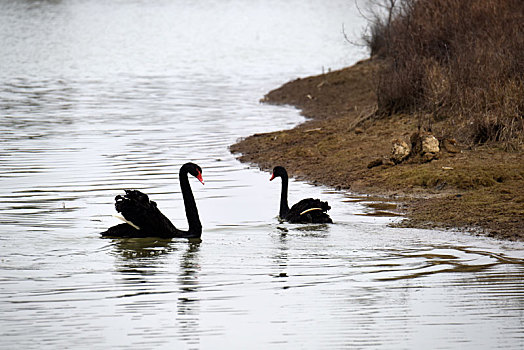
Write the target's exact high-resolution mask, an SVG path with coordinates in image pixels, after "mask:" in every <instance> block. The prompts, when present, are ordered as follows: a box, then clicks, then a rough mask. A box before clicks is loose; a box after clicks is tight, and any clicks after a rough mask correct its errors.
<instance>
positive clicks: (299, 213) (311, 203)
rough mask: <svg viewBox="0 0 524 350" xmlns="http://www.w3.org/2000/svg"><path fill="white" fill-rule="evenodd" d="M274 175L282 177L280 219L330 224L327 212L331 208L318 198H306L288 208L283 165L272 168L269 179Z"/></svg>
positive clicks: (285, 172)
mask: <svg viewBox="0 0 524 350" xmlns="http://www.w3.org/2000/svg"><path fill="white" fill-rule="evenodd" d="M276 177H280V178H282V193H281V195H280V210H279V216H280V219H282V220H284V221H288V222H291V223H326V224H331V223H333V221H332V220H331V218H330V217H329V215H328V214H327V211H328V210H329V209H331V207H330V206H329V204H328V202H322V201H321V200H320V199H313V198H306V199H302V200H301V201H300V202H298V203H296V204H295V205H293V206H292V207H291V209H290V208H289V206H288V204H287V190H288V181H289V179H288V175H287V171H286V169H285V168H284V167H281V166H276V167H275V168H274V169H273V175H272V176H271V179H269V180H270V181H271V180H273V179H274V178H276Z"/></svg>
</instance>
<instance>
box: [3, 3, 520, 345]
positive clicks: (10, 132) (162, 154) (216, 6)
mask: <svg viewBox="0 0 524 350" xmlns="http://www.w3.org/2000/svg"><path fill="white" fill-rule="evenodd" d="M342 25H344V27H345V30H346V32H347V33H348V34H358V33H360V32H361V31H362V29H363V27H364V25H365V24H364V22H363V20H362V19H361V18H359V16H358V11H357V10H356V9H355V7H354V4H353V1H346V0H335V1H329V2H325V1H320V0H301V1H295V0H291V1H286V2H283V1H271V0H270V1H240V0H229V1H226V0H224V1H220V0H216V1H167V0H164V1H162V0H156V1H145V0H144V1H140V0H133V1H132V0H130V1H123V0H122V1H104V0H84V1H81V0H70V1H59V0H55V1H51V0H48V1H43V0H42V1H23V0H5V1H1V2H0V45H1V47H2V48H3V49H2V50H0V67H1V68H0V128H1V131H2V132H1V136H0V201H1V203H2V205H1V207H0V249H1V253H0V262H1V264H0V310H1V311H0V312H1V314H0V315H1V317H0V348H2V349H15V348H16V349H65V348H73V349H76V348H79V349H118V348H133V349H136V348H140V349H159V348H170V349H174V348H176V349H223V348H228V349H230V348H231V349H248V348H260V349H339V348H344V349H347V348H352V349H423V348H424V349H458V348H460V349H521V348H523V346H524V324H523V323H524V288H523V279H524V245H523V244H521V243H511V242H500V241H495V240H490V239H486V238H479V237H474V236H471V235H467V234H461V233H453V232H444V231H433V230H412V229H396V228H390V227H388V223H390V222H392V221H395V220H398V218H395V217H387V216H376V215H366V214H372V209H370V208H369V207H368V206H367V205H366V204H367V203H369V202H371V199H367V198H358V197H355V196H353V195H351V194H350V193H344V192H337V191H332V190H330V189H328V188H323V187H314V186H310V185H307V184H304V183H301V182H291V184H290V186H291V188H290V198H291V200H292V201H296V200H298V199H301V198H305V197H307V196H315V197H321V198H323V199H325V200H328V201H329V202H330V204H331V206H332V207H333V209H332V214H331V215H332V218H333V219H334V221H335V222H336V223H335V224H333V225H328V226H325V225H289V224H280V223H278V221H277V219H276V214H277V211H278V200H279V193H280V182H279V180H277V183H275V182H269V181H268V180H269V174H268V173H263V172H260V171H258V170H257V169H254V168H250V167H248V166H246V165H244V164H241V163H239V162H238V161H236V159H235V157H234V156H233V155H231V154H230V153H229V151H228V145H230V144H232V143H233V142H234V141H235V140H236V139H238V138H240V137H245V136H248V135H249V134H252V133H255V132H263V131H270V130H278V129H283V128H289V127H292V126H293V125H296V124H297V123H299V122H301V121H302V120H303V119H302V117H300V116H299V114H298V113H297V111H296V110H294V109H292V108H285V107H276V106H267V105H261V104H259V103H258V100H259V99H260V98H261V97H262V96H263V95H264V94H265V93H266V92H268V91H269V90H271V89H273V88H276V87H278V86H279V85H281V84H283V83H285V82H286V81H288V80H291V79H294V78H297V77H301V76H307V75H312V74H319V73H321V72H322V71H323V70H328V69H330V68H331V69H336V68H341V67H343V66H346V65H349V64H352V63H354V62H356V61H357V60H359V59H362V58H364V57H365V51H364V50H363V49H362V48H358V47H354V46H350V45H348V44H347V43H346V42H345V41H344V38H343V35H342ZM275 147H278V144H275ZM187 161H194V162H196V163H198V164H199V165H200V166H202V168H203V169H204V174H203V175H204V179H205V181H206V185H205V186H202V185H200V183H198V181H194V180H193V179H191V184H192V187H193V190H194V193H195V197H196V200H197V205H198V208H199V211H200V216H201V219H202V223H203V227H204V233H203V236H202V242H188V241H187V240H183V239H180V240H177V239H174V240H158V239H120V240H117V239H115V240H111V239H102V238H100V236H99V234H98V233H99V232H100V231H103V230H104V229H105V228H107V227H108V226H111V225H114V224H116V223H117V220H116V219H114V218H113V217H112V216H111V215H112V214H113V213H114V207H113V198H114V196H115V195H117V194H119V193H121V192H122V189H123V188H137V189H140V190H143V191H145V192H147V193H148V194H150V196H151V197H152V198H153V199H154V200H156V201H157V203H158V205H159V207H160V208H161V209H162V210H163V212H164V213H165V214H166V215H167V216H168V217H170V218H172V220H173V221H174V223H175V224H176V225H177V226H178V227H180V228H186V227H187V224H186V222H185V216H184V209H183V203H182V199H181V193H180V189H179V183H178V169H179V167H180V166H181V165H182V164H183V163H185V162H187Z"/></svg>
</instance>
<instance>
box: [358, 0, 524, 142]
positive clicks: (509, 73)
mask: <svg viewBox="0 0 524 350" xmlns="http://www.w3.org/2000/svg"><path fill="white" fill-rule="evenodd" d="M371 4H372V6H371V7H370V8H369V9H368V11H367V16H368V19H369V21H370V26H369V30H368V32H367V33H366V35H364V40H365V42H366V44H367V45H368V47H369V49H370V51H371V54H372V55H373V56H377V57H380V58H382V59H384V62H385V64H384V65H383V66H382V68H381V69H380V71H379V72H378V79H377V83H378V85H377V102H378V111H379V113H380V114H381V115H383V116H385V115H391V114H393V113H401V112H402V113H411V114H412V115H413V116H414V117H416V118H418V119H419V124H420V125H423V126H425V127H426V128H429V129H431V127H432V125H433V124H434V123H435V122H436V121H442V120H445V121H446V122H447V124H448V126H452V129H453V135H440V136H442V137H444V136H451V137H455V138H457V139H459V140H460V141H462V142H463V143H468V144H483V143H493V142H495V143H500V144H501V145H503V146H504V147H505V148H506V149H519V148H521V147H522V146H523V142H524V59H523V58H522V57H523V56H522V53H523V52H524V25H523V24H522V23H524V2H523V1H521V0H483V1H478V0H461V1H458V0H372V1H371ZM449 130H450V128H449V127H448V128H447V130H446V131H449ZM441 132H443V131H441Z"/></svg>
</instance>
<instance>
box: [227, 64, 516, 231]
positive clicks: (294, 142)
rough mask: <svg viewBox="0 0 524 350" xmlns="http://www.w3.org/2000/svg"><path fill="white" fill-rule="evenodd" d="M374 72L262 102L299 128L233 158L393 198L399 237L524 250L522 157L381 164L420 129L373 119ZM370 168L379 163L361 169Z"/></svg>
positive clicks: (459, 150)
mask: <svg viewBox="0 0 524 350" xmlns="http://www.w3.org/2000/svg"><path fill="white" fill-rule="evenodd" d="M380 64H381V62H380V61H378V60H372V59H368V60H364V61H360V62H358V63H356V64H355V65H353V66H351V67H347V68H344V69H341V70H337V71H332V72H328V73H324V74H321V75H317V76H311V77H306V78H299V79H296V80H293V81H290V82H288V83H286V84H284V85H283V86H281V87H279V88H277V89H275V90H272V91H270V92H269V93H268V94H267V95H265V96H264V98H263V99H262V100H261V102H263V103H269V104H275V105H292V106H295V107H296V108H298V109H300V111H301V114H302V115H304V116H305V117H306V118H307V119H306V121H305V122H303V123H301V124H299V125H297V126H296V127H294V128H293V129H289V130H281V131H276V132H270V133H262V134H255V135H251V136H248V137H246V138H244V139H241V140H239V141H238V142H237V143H235V144H233V145H231V146H230V151H231V152H232V153H233V154H235V155H236V156H237V158H238V159H239V160H240V161H241V162H245V163H251V164H253V165H256V166H258V167H259V168H260V169H262V170H271V169H272V168H273V167H274V166H275V165H284V166H285V167H286V169H287V170H288V172H289V174H290V176H292V177H294V178H297V179H299V180H304V181H307V182H310V183H313V184H322V185H327V186H329V187H333V188H335V189H339V190H340V189H344V190H349V191H351V192H353V193H356V194H369V195H376V196H382V197H389V198H395V200H396V201H398V202H400V203H401V207H402V212H403V213H404V214H405V215H406V219H405V220H404V221H403V222H402V223H401V224H400V225H401V226H404V227H419V228H420V227H422V228H444V229H449V228H454V229H457V228H458V229H462V230H466V231H469V232H472V233H475V234H482V235H486V236H490V237H495V238H499V239H507V240H519V241H524V186H522V184H524V154H523V153H524V152H522V151H518V152H513V153H511V152H506V151H504V150H501V149H498V148H497V147H496V146H494V145H484V146H478V147H468V146H466V145H460V144H456V145H454V146H453V147H449V149H443V150H441V151H440V152H439V153H438V156H437V157H436V159H434V160H432V161H430V162H420V161H415V160H409V161H405V162H402V163H400V164H396V165H395V164H393V163H392V162H391V161H388V159H389V156H390V155H391V148H392V141H393V140H405V141H406V142H409V139H410V136H411V135H412V134H413V133H414V132H416V131H417V130H418V127H419V125H418V122H417V118H414V117H413V116H412V115H408V114H399V115H392V116H389V117H385V118H377V117H376V116H375V113H374V112H375V108H376V107H375V106H376V95H375V92H374V89H375V88H374V86H375V79H376V78H375V73H376V72H377V70H378V67H379V66H380ZM434 130H437V132H435V135H436V136H437V138H439V140H441V139H442V140H443V138H442V135H450V134H452V130H450V126H449V125H446V124H445V122H441V123H436V125H434ZM439 136H440V137H439ZM377 160H385V161H384V162H382V161H379V162H378V163H377V164H378V165H376V166H372V167H368V165H370V164H372V163H373V162H375V163H376V162H377Z"/></svg>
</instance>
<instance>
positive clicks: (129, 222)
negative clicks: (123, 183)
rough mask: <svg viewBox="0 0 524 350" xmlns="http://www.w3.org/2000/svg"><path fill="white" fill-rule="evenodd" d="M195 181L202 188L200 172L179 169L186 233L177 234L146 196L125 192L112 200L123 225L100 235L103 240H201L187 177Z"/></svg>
mask: <svg viewBox="0 0 524 350" xmlns="http://www.w3.org/2000/svg"><path fill="white" fill-rule="evenodd" d="M188 173H189V174H191V175H193V176H194V177H196V178H197V179H198V180H199V181H200V182H201V183H202V184H204V180H203V179H202V169H201V168H200V167H199V166H198V165H196V164H194V163H186V164H184V165H182V167H181V168H180V172H179V179H180V188H181V189H182V196H183V197H184V206H185V209H186V217H187V222H188V224H189V229H188V230H187V231H182V230H179V229H177V228H176V227H175V225H173V224H172V223H171V221H169V219H168V218H166V217H165V216H164V214H162V213H161V212H160V210H158V208H157V206H156V203H155V202H153V201H150V200H149V198H148V197H147V194H145V193H142V192H140V191H137V190H125V192H126V194H125V195H124V196H121V195H118V196H116V197H115V208H116V211H117V212H119V213H122V215H123V218H121V219H122V220H124V221H126V223H124V224H119V225H116V226H113V227H110V228H108V229H107V231H104V232H102V233H101V234H102V236H104V237H161V238H173V237H178V238H200V236H201V234H202V224H200V219H199V217H198V210H197V207H196V203H195V197H193V192H192V191H191V186H190V185H189V179H188V176H187V174H188Z"/></svg>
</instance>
